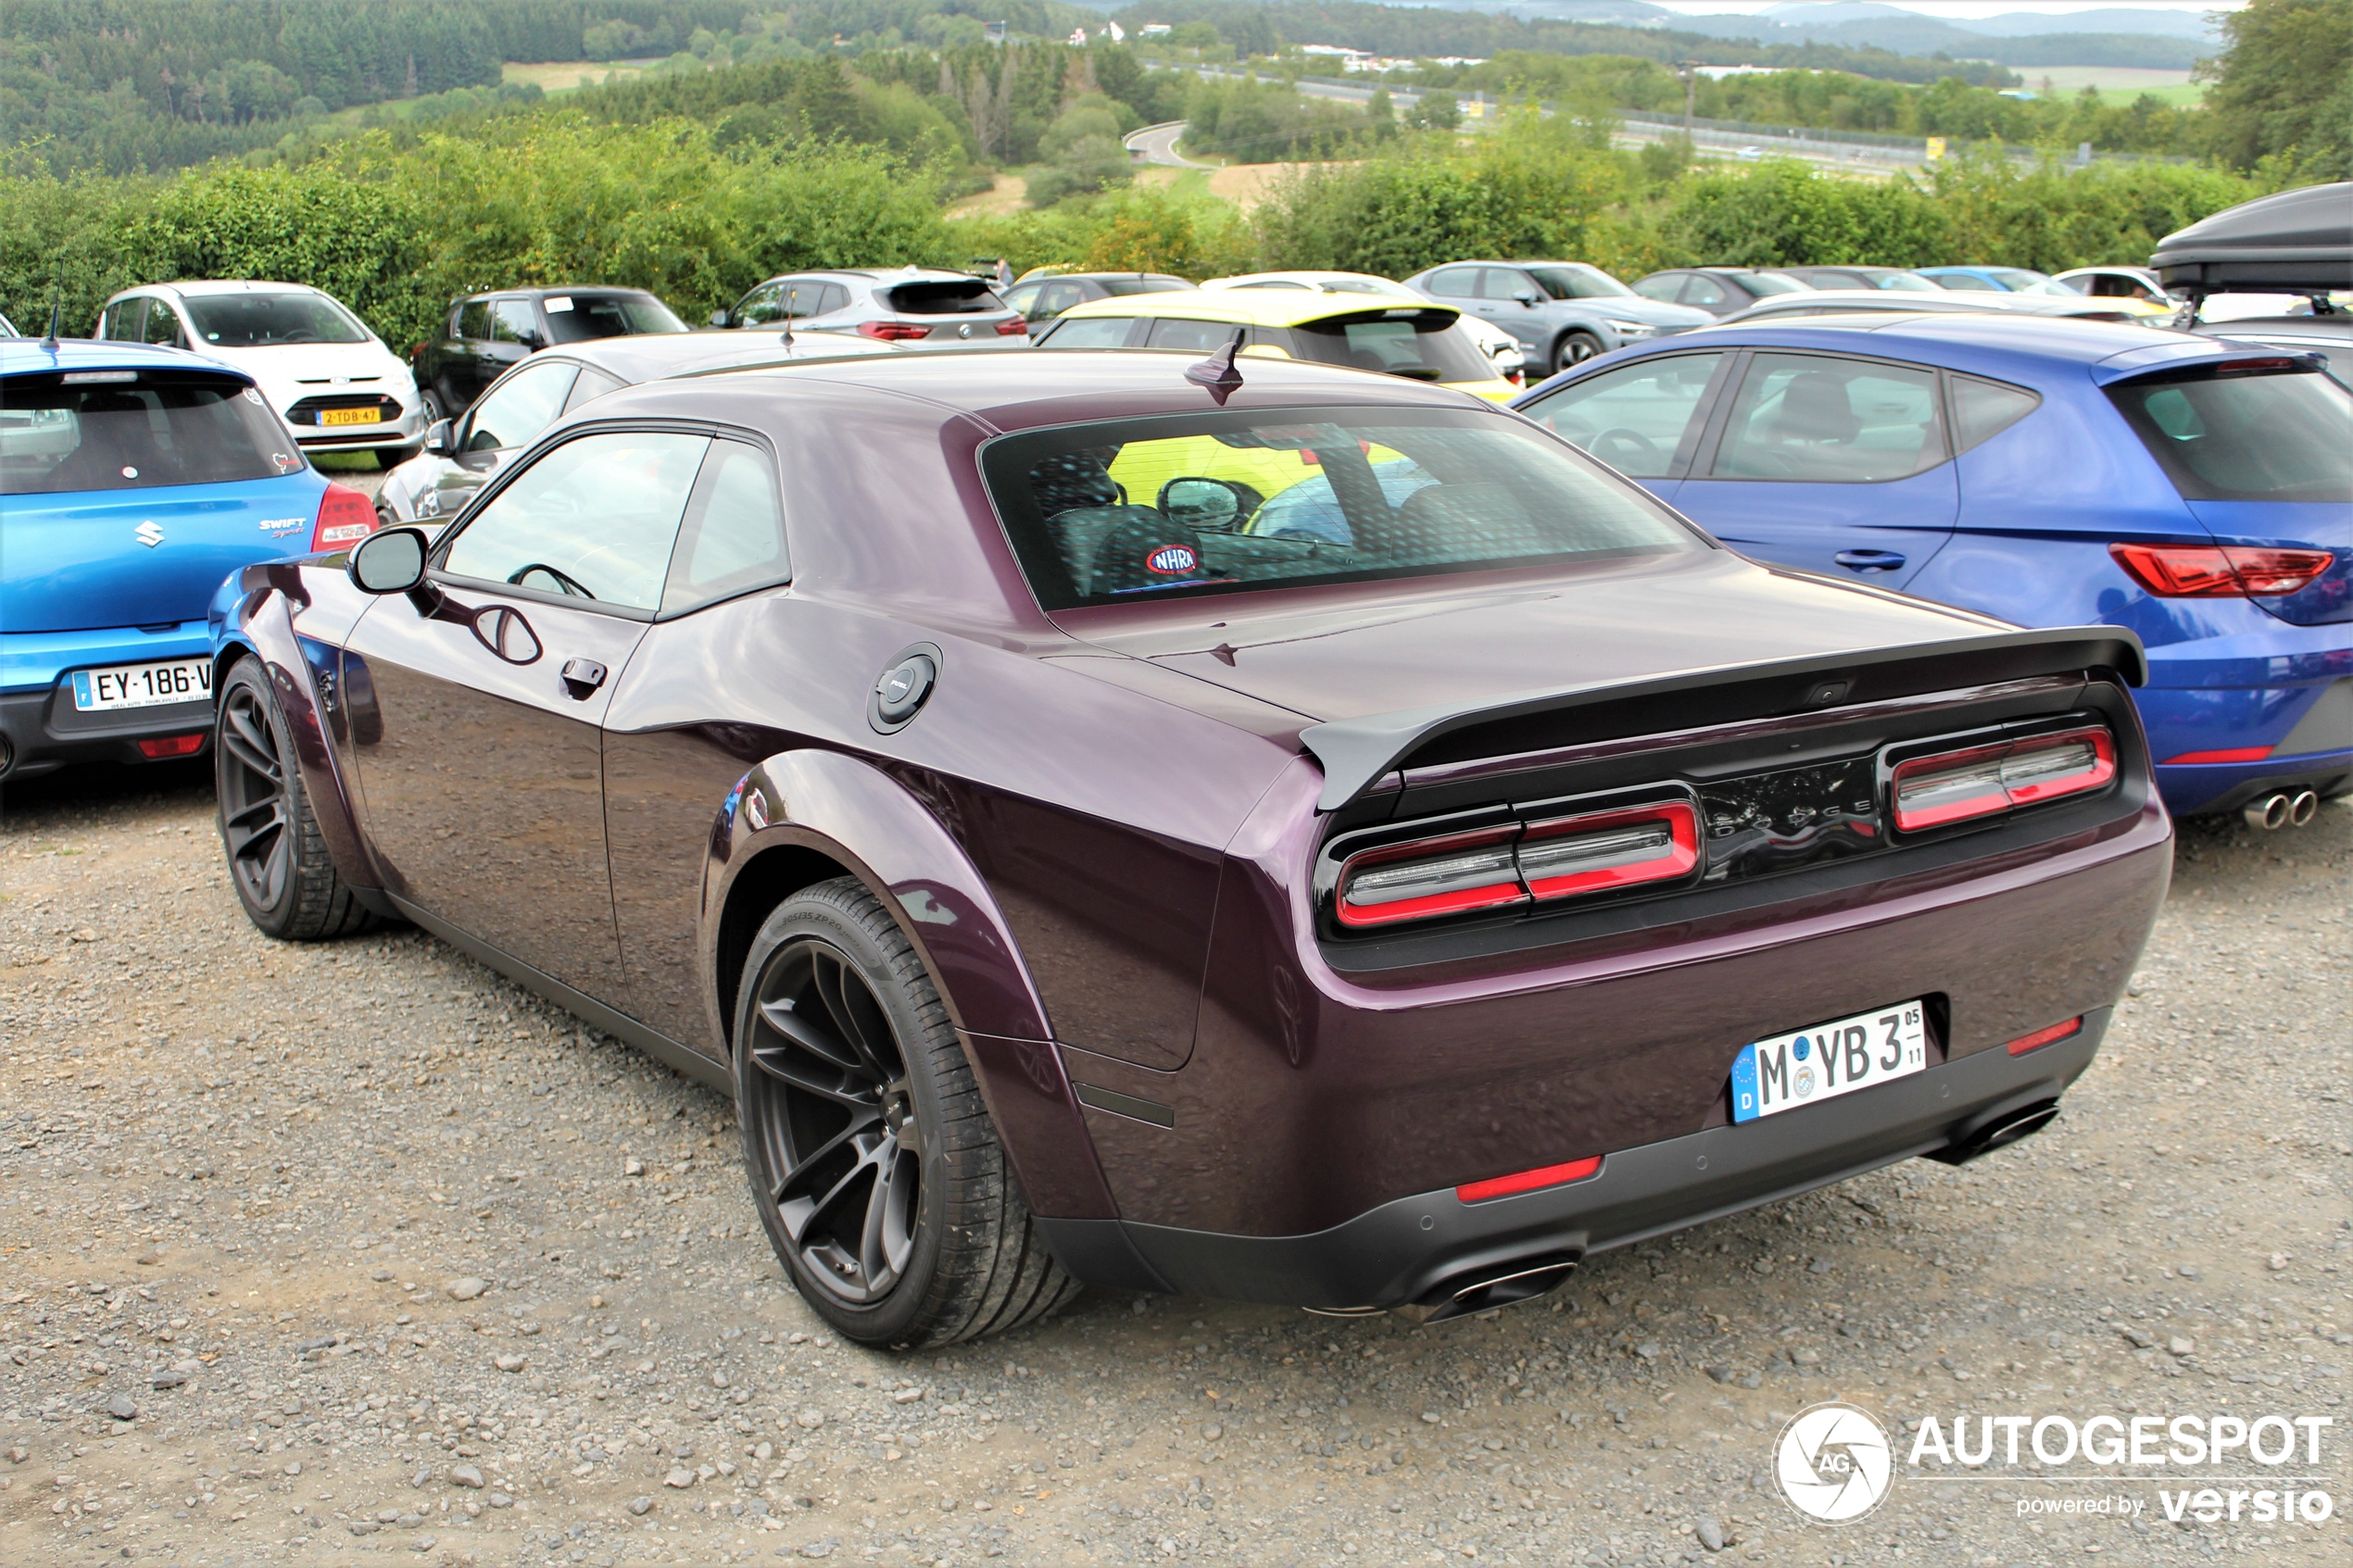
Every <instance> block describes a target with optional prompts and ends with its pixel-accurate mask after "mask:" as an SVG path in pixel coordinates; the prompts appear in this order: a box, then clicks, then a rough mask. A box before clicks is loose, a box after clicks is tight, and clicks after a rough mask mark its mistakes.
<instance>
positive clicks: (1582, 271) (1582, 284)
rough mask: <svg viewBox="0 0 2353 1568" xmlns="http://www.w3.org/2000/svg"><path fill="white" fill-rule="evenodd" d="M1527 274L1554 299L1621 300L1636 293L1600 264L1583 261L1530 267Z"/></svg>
mask: <svg viewBox="0 0 2353 1568" xmlns="http://www.w3.org/2000/svg"><path fill="white" fill-rule="evenodd" d="M1528 275H1529V277H1531V278H1533V279H1535V280H1536V282H1538V283H1539V284H1541V286H1542V287H1543V290H1544V292H1545V293H1546V294H1549V295H1552V296H1553V297H1554V299H1618V298H1622V297H1628V296H1631V295H1633V293H1634V291H1633V290H1632V289H1629V288H1628V287H1627V286H1626V285H1625V284H1624V283H1621V282H1618V281H1617V279H1616V278H1613V277H1611V276H1610V275H1609V274H1608V273H1606V272H1604V271H1603V270H1601V269H1600V268H1598V267H1588V266H1586V265H1585V264H1584V263H1583V262H1580V261H1570V262H1565V263H1563V264H1562V265H1560V266H1558V267H1530V268H1529V270H1528Z"/></svg>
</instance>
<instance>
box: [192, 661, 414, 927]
mask: <svg viewBox="0 0 2353 1568" xmlns="http://www.w3.org/2000/svg"><path fill="white" fill-rule="evenodd" d="M219 713H220V718H219V720H218V721H217V723H216V725H215V731H214V734H213V745H212V774H213V791H214V796H215V798H216V799H217V800H218V802H219V805H220V846H221V848H222V850H223V852H224V853H225V854H226V855H227V856H228V859H229V883H230V885H231V886H233V887H234V888H235V889H236V890H237V902H238V903H240V904H242V905H244V906H245V918H246V919H248V920H250V921H252V922H253V923H254V929H256V930H257V931H259V932H260V933H261V934H262V935H264V936H271V937H275V938H276V939H277V940H279V941H281V942H320V941H324V940H326V939H328V938H330V937H335V936H348V935H352V934H353V933H355V932H360V931H365V930H367V929H368V928H369V927H370V926H371V925H374V924H375V923H376V916H375V915H374V914H373V913H372V912H371V911H370V910H369V909H368V908H367V906H366V905H364V904H362V903H360V902H359V899H358V898H356V897H353V896H352V892H351V889H350V888H348V887H346V885H345V884H344V881H343V877H342V875H341V873H340V872H337V871H336V870H335V863H334V860H333V858H332V857H330V856H329V855H328V853H327V845H326V840H325V839H324V838H322V837H321V835H320V833H319V819H318V818H317V817H316V816H314V815H313V814H312V813H311V809H310V797H309V795H308V793H307V792H306V791H305V790H304V789H303V787H302V771H301V770H300V769H299V768H297V767H296V765H295V760H294V758H295V748H294V736H293V734H292V732H291V731H289V730H288V729H287V727H286V720H285V715H284V714H283V713H282V712H280V711H279V709H278V697H277V694H276V693H274V692H273V691H271V688H270V677H269V674H268V672H267V671H264V670H263V669H262V667H261V662H260V660H258V659H254V658H252V657H250V656H248V657H246V658H244V659H239V660H237V662H236V664H235V665H234V666H233V668H232V669H231V670H230V671H229V674H228V678H227V679H225V680H224V681H222V682H221V684H220V708H219Z"/></svg>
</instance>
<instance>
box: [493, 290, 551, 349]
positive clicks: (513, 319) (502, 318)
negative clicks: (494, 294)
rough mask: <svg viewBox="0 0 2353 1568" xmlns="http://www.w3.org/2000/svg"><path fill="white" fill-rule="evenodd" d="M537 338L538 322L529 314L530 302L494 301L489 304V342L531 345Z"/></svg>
mask: <svg viewBox="0 0 2353 1568" xmlns="http://www.w3.org/2000/svg"><path fill="white" fill-rule="evenodd" d="M538 336H539V322H538V320H537V319H536V318H535V317H534V316H533V315H532V313H531V301H529V300H527V299H494V300H492V301H491V302H490V341H491V342H493V343H531V342H533V341H535V339H537V337H538Z"/></svg>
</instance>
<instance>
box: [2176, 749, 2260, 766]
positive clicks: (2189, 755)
mask: <svg viewBox="0 0 2353 1568" xmlns="http://www.w3.org/2000/svg"><path fill="white" fill-rule="evenodd" d="M2269 756H2271V747H2270V746H2232V747H2230V748H2228V749H2227V750H2222V751H2184V752H2183V753H2182V754H2181V755H2180V756H2179V757H2169V758H2167V759H2165V761H2164V764H2163V766H2165V767H2168V768H2178V767H2181V766H2183V765H2184V764H2186V763H2196V762H2260V761H2262V760H2263V759H2265V758H2266V757H2269Z"/></svg>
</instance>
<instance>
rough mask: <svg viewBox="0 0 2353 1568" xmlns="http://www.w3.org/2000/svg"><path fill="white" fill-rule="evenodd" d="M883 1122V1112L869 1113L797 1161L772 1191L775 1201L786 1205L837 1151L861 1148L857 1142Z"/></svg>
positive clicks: (873, 1111) (853, 1120)
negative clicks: (795, 1190) (797, 1188)
mask: <svg viewBox="0 0 2353 1568" xmlns="http://www.w3.org/2000/svg"><path fill="white" fill-rule="evenodd" d="M881 1120H882V1112H881V1111H879V1110H872V1111H868V1112H867V1113H866V1114H865V1115H863V1116H860V1117H855V1118H853V1119H852V1120H851V1122H850V1123H849V1126H847V1127H844V1128H843V1129H842V1130H841V1131H840V1132H838V1133H837V1134H835V1135H833V1136H832V1137H830V1138H828V1139H826V1140H825V1141H824V1143H823V1144H820V1145H819V1146H818V1147H817V1148H812V1149H811V1150H810V1151H809V1155H808V1158H806V1159H804V1160H799V1161H796V1162H795V1164H794V1166H793V1168H792V1170H791V1171H790V1172H789V1173H786V1175H785V1176H784V1177H783V1178H781V1179H780V1180H778V1181H777V1182H776V1183H775V1184H774V1186H773V1187H772V1188H771V1189H770V1190H771V1194H772V1196H773V1197H774V1199H775V1201H776V1202H778V1203H784V1202H786V1200H787V1199H789V1198H792V1196H793V1189H794V1188H795V1187H796V1186H799V1185H802V1184H804V1183H806V1182H807V1181H809V1180H810V1179H811V1176H812V1173H813V1172H815V1171H816V1170H817V1169H818V1168H819V1167H821V1166H823V1165H824V1163H825V1161H826V1160H829V1159H831V1158H832V1157H833V1155H834V1154H835V1152H836V1151H837V1150H839V1149H841V1148H854V1147H859V1146H858V1142H857V1140H858V1139H859V1138H860V1137H861V1136H862V1135H869V1134H871V1132H872V1131H873V1129H874V1127H875V1123H878V1122H880V1121H881ZM862 1152H863V1151H862V1150H861V1153H862Z"/></svg>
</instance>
